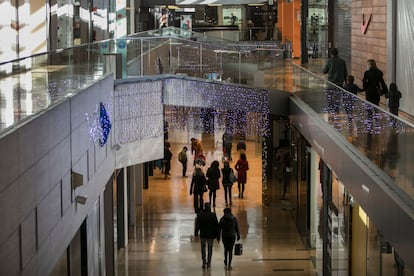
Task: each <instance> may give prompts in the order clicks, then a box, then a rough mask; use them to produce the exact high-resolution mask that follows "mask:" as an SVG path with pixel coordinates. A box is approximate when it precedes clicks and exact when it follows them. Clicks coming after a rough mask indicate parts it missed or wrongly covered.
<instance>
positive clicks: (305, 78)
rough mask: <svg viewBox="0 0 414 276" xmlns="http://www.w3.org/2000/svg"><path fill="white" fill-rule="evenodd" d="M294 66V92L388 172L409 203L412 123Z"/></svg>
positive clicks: (413, 175) (413, 159) (411, 194)
mask: <svg viewBox="0 0 414 276" xmlns="http://www.w3.org/2000/svg"><path fill="white" fill-rule="evenodd" d="M293 67H294V69H293V70H294V74H293V75H294V85H293V91H295V94H296V96H298V97H299V98H300V99H301V100H302V101H304V102H305V103H306V104H307V105H308V106H309V107H310V108H312V109H313V110H314V111H315V112H316V113H318V114H319V115H320V116H321V118H322V119H323V120H324V121H325V122H326V123H327V124H329V125H331V126H332V127H333V128H334V129H335V130H337V131H338V132H339V133H340V134H341V135H342V136H343V137H344V138H345V139H346V140H348V142H350V143H351V144H353V145H354V147H355V148H356V149H357V150H359V152H360V153H361V154H363V155H364V156H366V157H367V158H368V159H370V160H371V161H372V162H373V163H374V164H375V165H377V166H378V167H379V168H380V169H381V170H382V171H384V172H385V173H386V174H388V176H389V177H390V179H392V180H394V181H395V183H396V185H393V186H392V187H391V189H393V190H395V191H396V192H397V193H400V192H401V190H402V191H404V192H405V193H406V194H407V195H409V197H410V199H408V198H406V203H407V204H409V205H412V204H413V202H412V199H413V198H414V190H413V189H412V185H411V183H412V182H413V178H414V171H413V170H408V169H407V168H409V166H410V164H412V163H413V162H414V155H413V154H412V153H411V152H410V151H409V149H410V148H411V146H410V141H413V137H412V136H413V134H414V126H413V125H411V124H410V123H408V122H406V121H404V120H403V119H402V118H399V117H395V116H394V115H392V114H390V113H388V112H387V111H385V110H382V109H380V108H379V107H378V106H374V105H372V104H371V103H369V102H367V101H365V100H364V99H362V98H360V97H359V96H356V95H354V94H351V93H349V92H347V91H345V90H343V89H340V88H338V87H334V86H332V85H330V84H329V83H328V82H327V81H326V80H324V79H322V78H320V77H318V76H317V75H315V74H313V73H311V72H309V71H307V70H305V69H304V68H302V67H300V66H297V65H294V66H293ZM388 182H391V181H388ZM397 187H399V189H398V188H397Z"/></svg>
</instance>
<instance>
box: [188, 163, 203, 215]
mask: <svg viewBox="0 0 414 276" xmlns="http://www.w3.org/2000/svg"><path fill="white" fill-rule="evenodd" d="M206 183H207V179H206V177H205V176H204V173H203V171H202V170H201V168H197V167H196V168H195V171H194V174H193V178H192V179H191V187H190V195H192V194H194V212H195V213H196V214H198V213H200V212H201V210H202V209H203V204H204V200H203V195H204V193H205V192H206V190H205V187H206Z"/></svg>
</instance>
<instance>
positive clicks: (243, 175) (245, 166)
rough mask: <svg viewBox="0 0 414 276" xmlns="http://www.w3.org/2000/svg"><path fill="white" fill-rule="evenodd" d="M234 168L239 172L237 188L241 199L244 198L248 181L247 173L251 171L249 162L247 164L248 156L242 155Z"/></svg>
mask: <svg viewBox="0 0 414 276" xmlns="http://www.w3.org/2000/svg"><path fill="white" fill-rule="evenodd" d="M234 168H235V169H236V171H237V187H238V188H239V198H243V193H244V187H245V184H246V181H247V171H248V170H249V162H247V158H246V154H244V153H242V154H240V159H239V160H237V163H236V166H234Z"/></svg>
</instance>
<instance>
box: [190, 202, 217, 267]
mask: <svg viewBox="0 0 414 276" xmlns="http://www.w3.org/2000/svg"><path fill="white" fill-rule="evenodd" d="M218 229H219V228H218V220H217V216H216V214H215V213H212V212H211V204H210V203H208V202H206V203H205V204H204V210H203V211H202V212H200V213H199V214H198V215H197V220H196V229H195V233H196V234H198V232H199V231H200V241H201V259H202V261H203V265H202V268H203V269H205V268H210V267H211V257H212V255H213V242H214V239H216V238H217V235H218ZM206 245H207V258H206Z"/></svg>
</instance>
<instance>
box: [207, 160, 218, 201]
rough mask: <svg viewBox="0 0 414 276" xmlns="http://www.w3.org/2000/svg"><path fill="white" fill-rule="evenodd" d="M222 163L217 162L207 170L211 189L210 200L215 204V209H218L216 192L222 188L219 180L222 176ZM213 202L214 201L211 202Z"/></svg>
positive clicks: (212, 163)
mask: <svg viewBox="0 0 414 276" xmlns="http://www.w3.org/2000/svg"><path fill="white" fill-rule="evenodd" d="M219 166H220V163H219V162H218V161H217V160H214V161H213V162H211V165H210V168H208V169H207V173H206V177H207V185H208V189H209V194H208V196H209V199H210V202H213V207H216V192H217V190H218V189H219V188H220V185H219V179H220V176H221V173H220V168H219ZM211 200H213V201H211Z"/></svg>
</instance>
